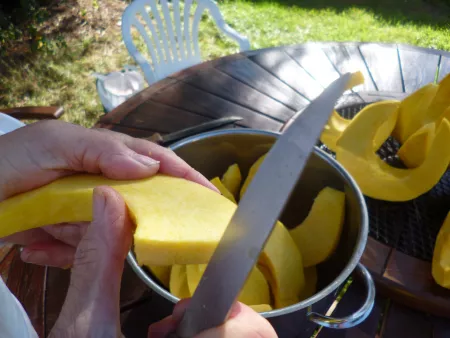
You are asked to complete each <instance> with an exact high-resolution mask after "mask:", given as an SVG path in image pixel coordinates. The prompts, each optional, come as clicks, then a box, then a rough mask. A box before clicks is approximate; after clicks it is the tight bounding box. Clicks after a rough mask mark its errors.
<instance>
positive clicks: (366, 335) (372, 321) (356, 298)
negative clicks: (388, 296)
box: [318, 279, 386, 338]
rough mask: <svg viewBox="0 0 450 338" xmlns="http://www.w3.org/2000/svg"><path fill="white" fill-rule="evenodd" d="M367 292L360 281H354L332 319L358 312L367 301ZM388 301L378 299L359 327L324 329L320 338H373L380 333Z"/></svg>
mask: <svg viewBox="0 0 450 338" xmlns="http://www.w3.org/2000/svg"><path fill="white" fill-rule="evenodd" d="M366 295H367V290H366V289H365V287H364V285H363V284H362V283H361V282H360V281H359V280H357V279H356V280H354V281H353V282H352V284H351V285H350V287H349V288H348V290H347V291H346V292H345V294H344V296H343V297H342V299H341V300H340V301H339V303H338V304H337V306H336V309H335V310H334V312H333V314H332V315H331V316H332V317H335V318H343V317H346V316H349V315H351V314H352V313H354V312H355V311H357V310H358V309H359V308H360V307H361V306H362V304H363V303H364V301H365V298H366ZM385 302H386V300H385V299H384V298H382V297H377V298H376V302H375V305H374V307H373V309H372V311H371V313H370V315H369V316H368V317H367V318H366V319H365V320H364V321H363V322H362V323H360V324H359V325H357V326H355V327H353V328H350V329H346V330H336V329H330V328H325V327H324V328H322V329H321V331H320V333H319V335H318V338H329V337H330V338H331V337H333V338H373V337H375V335H376V333H377V331H378V325H379V322H380V318H381V316H382V313H383V310H384V307H385Z"/></svg>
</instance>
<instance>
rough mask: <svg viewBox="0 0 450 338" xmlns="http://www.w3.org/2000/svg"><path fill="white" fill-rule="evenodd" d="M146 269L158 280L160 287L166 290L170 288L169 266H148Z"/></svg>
mask: <svg viewBox="0 0 450 338" xmlns="http://www.w3.org/2000/svg"><path fill="white" fill-rule="evenodd" d="M148 268H149V269H150V271H151V272H152V273H153V274H154V275H155V277H156V278H158V280H159V281H160V282H161V284H162V285H164V286H165V287H166V288H168V289H169V288H170V272H171V270H172V267H171V266H159V265H150V266H149V267H148Z"/></svg>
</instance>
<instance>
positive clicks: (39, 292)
mask: <svg viewBox="0 0 450 338" xmlns="http://www.w3.org/2000/svg"><path fill="white" fill-rule="evenodd" d="M13 252H14V256H13V259H12V262H11V264H10V272H9V276H8V279H7V281H6V285H7V286H8V288H9V289H10V290H11V292H12V293H13V294H14V295H15V296H16V298H17V300H18V301H19V302H20V303H21V304H22V306H23V308H24V309H25V311H26V312H27V314H28V317H29V318H30V321H31V323H32V325H33V327H34V329H35V330H36V332H37V333H38V335H39V336H40V337H44V334H45V309H44V290H45V275H46V268H45V267H43V266H38V265H34V264H26V263H24V262H23V261H22V260H21V258H20V252H19V250H18V248H17V247H16V248H15V249H14V251H13Z"/></svg>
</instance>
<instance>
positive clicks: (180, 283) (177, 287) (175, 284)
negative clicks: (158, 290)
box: [169, 264, 191, 298]
mask: <svg viewBox="0 0 450 338" xmlns="http://www.w3.org/2000/svg"><path fill="white" fill-rule="evenodd" d="M169 290H170V293H171V294H173V295H174V296H175V297H178V298H189V297H191V294H190V292H189V287H188V281H187V274H186V265H178V264H174V265H173V266H172V270H171V272H170V289H169Z"/></svg>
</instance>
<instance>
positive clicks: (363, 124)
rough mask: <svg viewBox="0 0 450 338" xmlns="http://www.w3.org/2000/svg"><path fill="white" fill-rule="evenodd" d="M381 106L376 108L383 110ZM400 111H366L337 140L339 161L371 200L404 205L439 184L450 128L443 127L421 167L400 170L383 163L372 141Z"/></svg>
mask: <svg viewBox="0 0 450 338" xmlns="http://www.w3.org/2000/svg"><path fill="white" fill-rule="evenodd" d="M380 107H381V106H378V107H377V108H380ZM397 112H398V110H397V109H395V107H392V106H390V108H389V109H377V111H376V112H375V111H372V110H370V109H368V110H366V111H365V112H364V113H360V114H358V115H357V116H356V117H355V118H354V119H353V120H352V123H351V124H350V125H349V126H348V127H347V129H346V130H345V131H344V133H343V134H342V136H341V137H340V138H339V140H338V144H337V145H338V151H337V153H336V159H337V161H338V162H340V163H341V165H343V166H344V167H345V169H346V170H347V171H348V172H349V173H350V175H351V176H353V178H354V179H355V180H356V182H357V183H358V186H359V187H360V189H361V190H362V192H363V193H364V194H365V195H366V196H369V197H372V198H376V199H380V200H385V201H393V202H402V201H409V200H411V199H414V198H416V197H418V196H420V195H422V194H424V193H425V192H427V191H429V190H430V189H431V188H433V186H434V185H435V184H436V183H437V182H438V181H439V180H440V178H441V177H442V175H443V174H444V172H445V171H446V169H447V166H448V163H449V160H450V147H448V146H447V145H448V143H449V141H450V124H449V122H448V121H447V120H446V119H444V120H443V121H442V123H441V124H440V126H439V128H438V131H437V133H436V137H435V138H434V140H433V143H432V145H431V147H430V151H429V154H428V156H427V157H426V159H425V161H424V162H423V163H422V165H421V166H419V167H417V168H414V169H398V168H394V167H391V166H390V165H389V164H387V163H385V162H384V161H382V160H381V159H380V158H379V157H378V156H377V155H376V154H375V149H374V146H373V139H374V138H375V135H376V133H377V130H378V128H380V127H381V126H382V125H383V123H384V122H385V121H386V120H387V119H389V118H390V117H391V115H392V114H397Z"/></svg>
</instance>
